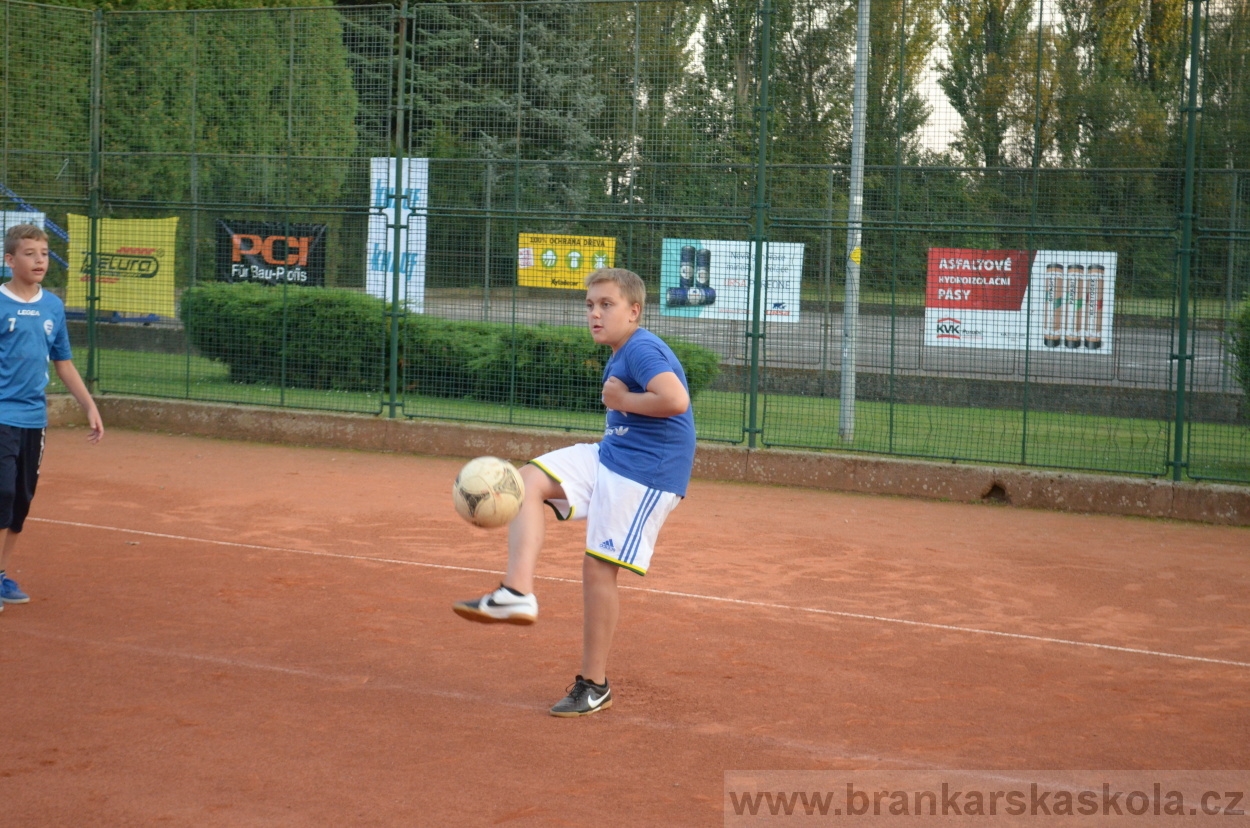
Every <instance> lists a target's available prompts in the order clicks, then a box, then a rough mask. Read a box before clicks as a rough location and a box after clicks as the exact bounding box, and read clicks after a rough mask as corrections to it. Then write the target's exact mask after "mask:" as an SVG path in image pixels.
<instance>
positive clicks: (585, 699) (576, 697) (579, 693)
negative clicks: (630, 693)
mask: <svg viewBox="0 0 1250 828" xmlns="http://www.w3.org/2000/svg"><path fill="white" fill-rule="evenodd" d="M611 706H612V688H611V687H609V686H608V680H607V679H604V680H603V684H595V683H594V682H593V681H586V679H584V678H582V677H581V676H578V677H577V678H576V679H574V680H573V684H572V686H570V687H569V694H568V695H567V696H565V697H564V698H562V699H560V701H558V702H556V703H555V706H554V707H552V708H551V715H552V716H562V717H571V716H589V715H590V714H591V713H598V712H599V711H600V710H607V709H608V708H609V707H611Z"/></svg>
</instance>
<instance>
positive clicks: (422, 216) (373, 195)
mask: <svg viewBox="0 0 1250 828" xmlns="http://www.w3.org/2000/svg"><path fill="white" fill-rule="evenodd" d="M398 169H399V168H398V167H397V166H396V165H395V159H394V158H374V159H372V160H371V161H370V164H369V193H370V195H369V241H368V245H367V250H366V251H365V290H366V291H367V292H368V293H369V295H370V296H376V297H378V298H379V299H385V300H386V301H387V302H390V301H391V300H392V294H393V293H394V284H395V265H396V257H398V264H399V276H400V278H399V296H400V299H401V300H402V301H403V303H404V306H405V307H406V308H407V309H408V310H409V311H412V312H413V313H422V312H424V310H425V241H426V225H427V221H428V218H427V217H428V215H429V210H430V191H429V182H430V160H429V159H428V158H405V159H404V166H403V173H404V175H403V180H402V181H397V176H396V171H397V170H398ZM397 183H398V184H399V185H400V189H402V190H403V194H404V199H403V207H402V216H403V219H404V221H403V223H404V224H405V225H407V226H406V228H401V229H400V232H399V249H398V250H397V249H396V244H395V226H394V225H395V189H396V184H397Z"/></svg>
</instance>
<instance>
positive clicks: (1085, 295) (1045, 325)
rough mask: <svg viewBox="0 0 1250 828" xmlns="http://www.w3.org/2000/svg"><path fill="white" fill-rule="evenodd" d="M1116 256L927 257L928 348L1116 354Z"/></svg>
mask: <svg viewBox="0 0 1250 828" xmlns="http://www.w3.org/2000/svg"><path fill="white" fill-rule="evenodd" d="M1115 266H1116V254H1115V253H1110V252H1102V251H1075V250H1038V251H1035V252H1030V251H1027V250H974V249H967V248H950V247H933V248H930V249H929V267H928V280H927V289H926V293H925V340H924V341H925V344H926V345H930V346H939V347H956V348H1001V349H1011V350H1024V349H1026V348H1028V349H1032V350H1043V349H1046V348H1052V349H1055V348H1062V349H1064V350H1078V349H1079V351H1080V352H1081V353H1091V354H1092V353H1110V352H1111V345H1112V337H1111V333H1112V325H1111V323H1112V319H1113V315H1114V298H1115Z"/></svg>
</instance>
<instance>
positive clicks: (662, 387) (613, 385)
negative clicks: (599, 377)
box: [603, 371, 690, 417]
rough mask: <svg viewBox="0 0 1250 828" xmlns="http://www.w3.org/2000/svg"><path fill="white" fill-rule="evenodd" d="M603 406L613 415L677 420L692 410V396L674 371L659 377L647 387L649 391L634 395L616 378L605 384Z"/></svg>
mask: <svg viewBox="0 0 1250 828" xmlns="http://www.w3.org/2000/svg"><path fill="white" fill-rule="evenodd" d="M603 404H604V405H606V406H607V407H608V408H610V409H612V410H613V411H623V412H625V413H626V414H641V415H643V416H644V417H676V416H677V415H678V414H685V413H686V409H688V408H690V394H689V393H688V392H687V391H686V386H684V385H682V384H681V380H680V379H678V378H677V375H676V374H675V373H673V372H672V371H665V372H664V373H662V374H656V375H655V376H654V377H652V378H651V382H649V383H647V390H645V391H640V392H638V393H636V394H635V393H631V392H630V390H629V386H627V385H626V384H625V383H623V382H621V381H620V380H619V379H617V378H616V377H608V381H607V382H605V383H604V384H603Z"/></svg>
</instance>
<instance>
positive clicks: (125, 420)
mask: <svg viewBox="0 0 1250 828" xmlns="http://www.w3.org/2000/svg"><path fill="white" fill-rule="evenodd" d="M96 403H97V405H98V406H99V408H100V413H101V416H102V417H103V418H104V422H105V424H106V425H107V426H108V427H111V428H124V429H133V430H136V431H158V432H168V433H173V434H192V435H195V436H199V437H217V438H223V439H231V440H253V441H257V442H266V443H280V444H287V445H301V446H322V447H333V448H343V449H353V450H359V451H386V452H406V453H410V454H422V455H428V456H450V457H476V456H479V455H483V454H494V455H498V456H500V457H506V458H508V459H511V460H515V461H523V460H528V459H529V458H531V457H535V456H537V455H539V454H542V453H543V452H546V451H550V450H551V449H554V448H558V447H560V446H564V445H568V444H569V443H570V442H573V441H575V440H577V439H584V438H586V437H588V435H582V436H581V437H579V436H573V435H570V434H567V433H565V432H560V431H542V430H536V429H508V428H504V427H502V426H480V425H466V424H459V423H444V422H438V421H433V420H409V419H395V420H392V419H389V418H383V417H374V416H367V415H359V414H330V413H324V412H308V411H294V410H291V409H277V408H257V407H249V406H240V405H220V404H209V403H199V402H185V401H181V400H157V399H147V398H139V397H114V396H107V397H101V398H99V399H97V400H96ZM48 421H49V424H50V425H53V426H75V425H79V426H80V425H85V424H86V420H85V419H84V417H83V415H82V412H81V411H80V410H79V408H78V406H77V404H76V403H75V402H74V400H73V398H72V397H69V396H68V395H51V396H49V397H48ZM694 475H695V477H698V478H702V479H707V480H723V481H737V482H743V483H760V484H767V485H777V486H801V487H806V488H814V489H829V490H833V491H844V492H859V493H862V494H886V495H900V496H903V497H921V498H930V499H937V500H950V501H957V502H962V503H981V502H987V503H998V504H1009V505H1011V506H1021V507H1026V508H1033V509H1054V510H1058V511H1065V512H1092V513H1097V514H1109V515H1134V516H1139V517H1161V518H1174V519H1177V520H1189V521H1199V522H1203V523H1219V524H1229V525H1237V526H1250V486H1245V487H1243V486H1223V485H1214V484H1205V483H1193V482H1183V483H1173V482H1171V481H1165V480H1152V479H1145V478H1133V477H1113V476H1107V475H1094V474H1075V473H1067V472H1046V471H1030V470H1023V469H1016V468H993V467H987V466H972V465H955V464H948V463H934V462H925V461H916V460H899V459H895V458H889V457H869V456H859V455H848V454H833V453H820V452H800V451H782V450H778V449H747V448H743V447H739V446H724V445H717V444H713V443H701V444H700V445H699V450H698V453H697V455H696V457H695V469H694Z"/></svg>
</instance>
